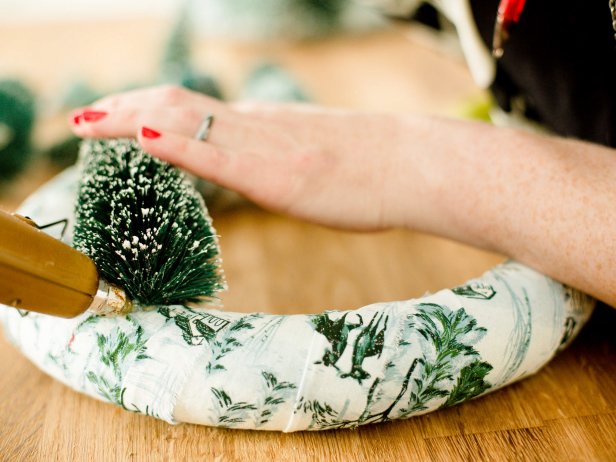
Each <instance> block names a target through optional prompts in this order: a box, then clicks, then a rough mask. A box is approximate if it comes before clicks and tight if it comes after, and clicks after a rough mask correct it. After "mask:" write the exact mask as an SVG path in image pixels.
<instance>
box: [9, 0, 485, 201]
mask: <svg viewBox="0 0 616 462" xmlns="http://www.w3.org/2000/svg"><path fill="white" fill-rule="evenodd" d="M0 50H1V51H0V207H1V208H3V209H7V210H14V209H15V208H16V207H17V205H18V204H19V203H20V202H21V201H22V200H23V199H24V198H25V197H26V196H27V195H28V194H29V193H30V192H31V191H33V190H34V189H35V188H36V187H37V186H38V185H40V184H41V183H43V182H44V181H46V180H47V179H49V178H51V177H52V176H53V175H55V174H56V173H57V172H59V171H61V170H62V169H64V168H66V167H68V166H70V165H72V164H73V163H74V162H75V160H76V156H77V151H78V140H76V139H75V138H73V137H72V136H71V135H70V132H69V130H68V123H67V116H68V114H69V112H70V110H71V109H73V108H75V107H78V106H84V105H87V104H89V103H91V102H92V101H94V100H95V99H97V98H99V97H101V96H103V95H105V94H108V93H112V92H117V91H122V90H127V89H130V88H136V87H141V86H148V85H156V84H162V83H171V84H177V85H183V86H185V87H187V88H190V89H193V90H195V91H199V92H202V93H205V94H208V95H211V96H213V97H216V98H220V99H224V100H238V99H260V100H274V101H308V102H311V103H315V104H321V105H325V106H337V107H346V108H355V109H360V110H370V111H388V112H427V113H436V114H445V115H453V116H472V117H484V116H485V109H486V105H487V104H489V103H488V100H487V98H486V97H485V95H484V94H483V93H482V92H481V91H480V90H478V89H477V88H476V87H475V85H474V84H473V82H472V80H471V78H470V75H469V73H468V71H467V69H466V66H465V65H464V61H463V58H462V55H461V53H460V50H459V48H458V46H457V41H456V37H455V30H454V29H453V27H452V26H451V25H450V24H449V23H448V22H447V20H446V19H444V18H443V17H442V16H440V15H439V14H438V13H437V12H436V11H435V10H434V9H432V8H431V7H429V6H427V5H422V4H421V3H420V2H418V1H416V0H369V1H368V0H365V1H357V0H355V1H353V0H260V1H258V2H255V1H254V0H201V1H185V2H178V1H172V0H134V1H131V2H122V1H119V0H82V1H80V2H74V1H69V0H46V1H45V2H40V1H34V0H0ZM202 190H203V192H204V194H206V195H209V196H211V197H209V198H207V199H209V202H210V205H212V206H213V207H214V208H222V209H224V208H226V207H228V206H229V205H230V204H234V203H236V202H235V199H234V198H233V197H232V196H227V195H226V194H220V191H218V190H216V189H215V188H212V187H211V185H206V184H204V185H202ZM218 206H220V207H218Z"/></svg>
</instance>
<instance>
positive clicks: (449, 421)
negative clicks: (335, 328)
mask: <svg viewBox="0 0 616 462" xmlns="http://www.w3.org/2000/svg"><path fill="white" fill-rule="evenodd" d="M123 26H126V24H124V25H123ZM127 29H129V30H130V32H128V31H127ZM118 31H119V32H118ZM127 34H130V37H131V41H130V46H129V47H121V46H120V45H121V44H122V43H126V38H127ZM80 37H81V38H83V39H80ZM103 37H104V39H103ZM422 37H423V36H422V34H421V33H419V32H417V31H416V30H414V29H413V30H410V31H409V30H407V28H406V27H405V28H395V29H393V30H389V31H384V32H380V33H377V34H371V35H369V36H367V37H361V38H354V39H349V38H335V39H331V40H327V41H325V42H314V43H309V44H304V45H294V46H277V47H274V48H264V47H257V46H247V45H244V46H233V47H230V46H222V45H216V44H211V43H210V44H207V45H203V46H202V47H201V48H200V53H199V57H200V59H201V61H200V62H202V63H206V64H207V65H208V66H210V67H211V68H212V67H213V68H215V69H219V70H220V71H221V75H227V76H229V78H228V79H226V80H225V85H226V86H227V87H228V88H229V89H230V91H233V88H237V86H238V85H239V82H240V81H241V80H240V78H239V77H237V75H238V74H239V73H240V71H241V70H243V69H246V68H247V67H248V66H249V65H250V63H251V62H253V61H254V60H255V56H257V55H259V54H262V53H264V50H267V51H266V52H267V53H268V54H269V55H270V56H273V57H274V58H276V59H277V60H278V61H279V62H281V63H283V64H284V65H285V66H286V67H287V68H288V69H290V70H291V71H293V72H294V73H296V74H297V75H298V76H300V77H301V79H302V82H303V83H304V84H305V86H306V87H307V88H308V89H309V91H310V92H311V93H312V94H313V95H314V96H315V99H316V100H317V101H319V102H322V103H324V104H329V105H337V106H346V107H354V108H361V109H370V110H387V111H405V110H406V111H409V110H412V111H427V112H433V113H439V114H447V113H452V111H454V110H455V108H456V107H458V106H459V105H460V104H461V102H462V101H464V100H465V99H467V98H469V97H474V96H476V95H477V92H476V91H475V90H474V89H473V86H472V83H471V81H470V78H469V76H468V74H467V72H466V70H465V69H464V67H463V66H462V65H461V63H460V62H459V61H456V60H451V59H448V58H446V57H445V56H443V55H441V54H439V53H438V52H435V51H434V50H433V49H431V48H430V47H429V46H426V41H425V40H424V39H423V38H422ZM16 40H18V41H19V43H20V46H21V47H22V49H21V53H19V52H18V51H15V50H14V49H11V50H10V53H9V54H8V55H7V54H5V53H4V50H3V54H2V56H0V69H2V70H3V71H4V72H5V73H10V72H12V73H14V74H16V75H19V76H22V77H24V78H27V79H28V80H29V82H31V83H32V85H34V86H35V87H36V88H39V89H40V91H41V92H42V94H43V95H46V96H47V97H49V95H52V94H53V92H54V89H55V88H57V86H58V84H59V82H61V81H65V80H66V78H67V76H68V75H75V74H78V73H81V75H82V77H84V78H87V79H89V80H92V81H95V82H97V83H100V82H105V83H106V84H109V85H112V84H120V83H121V82H120V81H119V80H118V79H119V77H118V74H121V73H119V72H118V69H119V68H121V69H122V72H123V73H125V74H126V75H125V76H126V77H127V78H128V79H129V80H130V79H140V78H145V76H148V75H150V74H151V73H152V69H154V68H155V63H156V58H157V57H156V53H155V52H154V50H155V47H156V46H158V45H159V44H160V42H161V24H160V23H158V22H155V21H143V22H135V21H133V22H131V24H130V28H129V27H121V28H118V26H117V24H111V23H97V24H77V23H75V24H71V25H46V26H40V25H37V26H36V27H35V26H32V27H26V26H11V27H8V26H2V28H0V43H7V42H8V43H17V41H16ZM43 42H44V43H45V44H44V46H41V44H42V43H43ZM95 44H99V49H98V50H99V51H98V52H97V53H96V57H95V58H94V57H92V53H91V50H92V49H93V47H94V45H95ZM148 47H149V48H148ZM24 50H29V53H28V54H27V59H26V58H24ZM143 50H150V52H149V54H148V58H140V59H137V57H138V56H143ZM34 63H37V65H38V66H41V68H43V69H46V70H47V69H50V72H49V73H46V74H45V77H44V78H43V77H42V75H41V74H43V73H41V72H35V69H34V68H33V65H34ZM76 63H78V65H77V64H76ZM97 64H98V65H97ZM36 69H38V68H36ZM58 125H61V124H60V123H59V122H58V121H57V120H54V119H48V120H45V121H44V123H43V124H42V126H41V127H40V128H39V129H38V130H37V133H38V134H39V135H40V137H41V138H42V139H45V138H46V137H49V138H51V137H52V136H53V133H54V131H55V130H57V126H58ZM50 127H52V128H50ZM53 127H55V128H53ZM49 175H50V172H49V170H48V169H47V168H46V167H45V166H44V165H37V166H33V167H32V168H31V169H30V170H29V171H28V172H27V175H26V176H25V177H24V178H23V179H21V180H19V181H18V182H16V183H15V184H14V185H13V188H12V189H10V190H9V191H5V193H4V195H3V196H1V197H0V207H2V208H4V209H8V210H12V209H14V208H15V207H16V205H17V204H18V202H19V201H20V200H21V199H23V197H24V196H25V195H26V194H27V193H29V192H30V191H31V190H32V189H33V188H35V187H36V186H37V185H38V184H40V182H41V181H44V180H45V179H46V178H47V177H49ZM214 218H215V226H216V227H217V230H218V232H219V234H220V235H221V236H222V237H221V245H222V252H223V258H224V268H225V272H226V274H227V277H228V281H229V284H230V287H231V288H230V290H229V292H228V293H227V294H226V295H225V297H224V302H225V306H226V307H227V308H228V309H230V310H235V311H269V312H277V313H296V312H306V313H307V312H318V311H321V310H324V309H331V308H338V309H347V308H355V307H359V306H363V305H366V304H369V303H372V302H376V301H385V300H400V299H407V298H411V297H415V296H420V295H422V294H423V293H424V292H425V291H433V290H437V289H439V288H442V287H446V286H452V285H455V284H458V283H461V282H462V281H464V280H465V279H467V278H470V277H473V276H477V275H479V274H480V273H481V272H482V271H484V270H486V269H488V268H489V267H491V266H492V265H494V264H495V263H497V262H498V261H500V260H501V257H499V256H496V255H491V254H488V253H485V252H482V251H478V250H475V249H471V248H468V247H465V246H461V245H458V244H455V243H452V242H449V241H446V240H442V239H437V238H434V237H429V236H425V235H421V234H417V233H412V232H406V231H389V232H384V233H377V234H367V235H360V234H353V233H345V232H339V231H332V230H328V229H324V228H321V227H316V226H312V225H309V224H305V223H300V222H298V221H294V220H289V219H287V218H284V217H281V216H276V215H272V214H269V213H266V212H263V211H260V210H256V209H252V208H243V209H239V210H236V211H234V212H229V213H226V214H221V215H219V216H215V217H214ZM615 327H616V310H612V309H609V308H605V307H600V308H599V309H598V310H597V312H596V314H595V316H594V317H593V319H592V320H591V321H590V323H589V325H588V326H587V327H586V328H585V329H584V331H583V332H582V334H581V336H580V337H579V338H578V339H577V340H576V341H575V343H574V344H573V345H572V346H571V347H570V348H569V349H568V350H567V351H565V352H564V353H562V354H561V355H560V356H558V357H557V358H556V359H554V360H553V361H552V362H551V363H550V364H549V365H548V366H547V367H546V368H544V369H543V370H542V371H541V372H540V373H538V374H537V375H535V376H534V377H531V378H529V379H527V380H524V381H522V382H520V383H518V384H515V385H512V386H510V387H508V388H505V389H504V390H501V391H498V392H495V393H493V394H491V395H489V396H486V397H483V398H479V399H477V400H475V401H472V402H470V403H466V404H462V405H459V406H456V407H454V408H451V409H447V410H442V411H439V412H436V413H433V414H428V415H425V416H422V417H418V418H412V419H410V420H407V421H400V422H392V423H388V424H380V425H372V426H367V427H362V428H359V429H357V430H352V431H349V430H345V431H330V432H320V433H309V432H301V433H294V434H280V433H272V432H253V431H238V430H225V429H216V428H207V427H198V426H195V425H179V426H171V425H168V424H166V423H164V422H160V421H157V420H154V419H152V418H149V417H144V416H140V415H135V414H131V413H127V412H125V411H123V410H121V409H119V408H116V407H114V406H112V405H109V404H104V403H100V402H98V401H95V400H93V399H91V398H88V397H85V396H82V395H80V394H78V393H76V392H74V391H72V390H70V389H69V388H67V387H65V386H64V385H62V384H60V383H58V382H56V381H54V380H52V379H51V378H49V377H47V376H46V375H45V374H43V373H42V372H40V371H39V370H38V369H37V368H36V367H34V366H33V365H32V364H31V363H29V361H28V360H26V359H25V358H24V357H23V356H21V354H20V353H19V352H18V351H17V350H16V349H15V348H13V347H12V346H11V345H10V344H8V343H7V342H6V340H4V338H2V337H1V336H0V461H51V460H59V461H86V460H90V461H125V460H135V461H157V460H165V461H194V460H216V461H226V460H255V461H260V460H283V461H296V460H327V461H364V460H380V461H402V460H435V461H436V460H439V461H440V460H442V461H449V460H548V461H549V460H580V461H586V460H616V443H614V441H615V437H616V412H615V410H616V361H615V360H616V351H615V349H616V348H615V347H616V340H615V339H614V335H613V333H612V332H613V331H614V328H615Z"/></svg>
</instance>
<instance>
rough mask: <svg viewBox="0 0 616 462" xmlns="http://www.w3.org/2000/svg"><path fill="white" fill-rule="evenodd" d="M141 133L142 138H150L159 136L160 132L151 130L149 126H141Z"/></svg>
mask: <svg viewBox="0 0 616 462" xmlns="http://www.w3.org/2000/svg"><path fill="white" fill-rule="evenodd" d="M141 135H142V136H143V137H144V138H150V139H155V138H160V132H157V131H156V130H152V129H151V128H148V127H141Z"/></svg>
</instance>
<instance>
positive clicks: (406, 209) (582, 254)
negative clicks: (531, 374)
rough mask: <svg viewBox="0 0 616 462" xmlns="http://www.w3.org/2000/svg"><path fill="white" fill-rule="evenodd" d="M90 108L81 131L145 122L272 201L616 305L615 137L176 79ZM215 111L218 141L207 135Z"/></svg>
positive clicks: (193, 164) (178, 155)
mask: <svg viewBox="0 0 616 462" xmlns="http://www.w3.org/2000/svg"><path fill="white" fill-rule="evenodd" d="M88 111H90V112H87V111H86V112H84V110H82V111H79V112H77V113H75V114H74V116H73V129H74V131H75V133H76V134H77V135H79V136H92V137H131V136H137V138H138V139H139V142H140V143H141V144H142V145H143V147H144V149H145V150H146V151H147V152H149V153H151V154H153V155H155V156H157V157H160V158H162V159H165V160H168V161H169V162H171V163H174V164H177V165H179V166H181V167H184V168H185V169H187V170H190V171H192V172H193V173H195V174H197V175H199V176H202V177H204V178H206V179H208V180H211V181H213V182H215V183H218V184H220V185H223V186H226V187H228V188H231V189H234V190H236V191H239V192H240V193H242V194H244V195H245V196H247V197H248V198H250V199H252V200H253V201H255V202H257V203H259V204H261V205H263V206H264V207H267V208H269V209H272V210H275V211H279V212H284V213H288V214H290V215H293V216H296V217H299V218H303V219H306V220H309V221H313V222H318V223H321V224H325V225H329V226H336V227H341V228H348V229H360V230H374V229H383V228H388V227H393V226H404V227H407V228H410V229H416V230H420V231H424V232H429V233H432V234H437V235H441V236H445V237H448V238H451V239H455V240H458V241H461V242H465V243H467V244H471V245H474V246H477V247H483V248H488V249H491V250H494V251H497V252H500V253H502V254H505V255H508V256H510V257H512V258H515V259H517V260H519V261H521V262H523V263H526V264H528V265H529V266H531V267H534V268H536V269H537V270H539V271H541V272H543V273H545V274H547V275H549V276H552V277H553V278H555V279H557V280H560V281H562V282H564V283H566V284H569V285H571V286H573V287H575V288H577V289H580V290H582V291H584V292H587V293H589V294H591V295H594V296H595V297H597V298H599V299H601V300H603V301H605V302H607V303H608V304H611V305H614V306H616V284H614V280H615V279H616V238H615V236H616V214H614V212H613V207H614V204H616V187H614V181H615V179H616V153H615V151H614V150H613V149H609V148H606V147H603V146H599V145H594V144H591V143H584V142H580V141H575V140H569V139H564V138H557V137H549V136H541V135H533V134H530V133H525V132H522V131H518V130H511V129H502V128H496V127H493V126H490V125H487V124H481V123H473V122H468V121H455V120H449V119H438V118H432V117H414V116H399V115H379V114H373V115H370V114H358V113H353V112H341V111H332V110H323V109H316V108H312V107H309V106H301V105H300V106H293V105H291V106H290V105H280V104H276V105H258V106H254V105H253V106H250V105H247V104H244V105H239V104H238V105H226V104H224V103H221V102H220V101H217V100H214V99H211V98H208V97H205V96H202V95H199V94H195V93H191V92H189V91H186V90H182V89H179V88H175V87H163V88H153V89H146V90H138V91H133V92H129V93H124V94H119V95H115V96H111V97H108V98H105V99H103V100H101V101H99V102H97V103H95V104H94V105H92V107H91V108H89V109H88ZM210 112H211V113H214V114H215V117H216V119H215V121H214V124H213V126H212V130H211V133H210V137H209V138H208V140H207V142H203V141H197V140H195V139H193V136H194V133H195V132H196V130H197V128H198V126H199V125H200V124H201V122H202V120H203V117H204V116H205V115H207V114H208V113H210ZM144 127H146V128H147V129H144ZM152 130H153V131H152ZM157 135H158V136H157Z"/></svg>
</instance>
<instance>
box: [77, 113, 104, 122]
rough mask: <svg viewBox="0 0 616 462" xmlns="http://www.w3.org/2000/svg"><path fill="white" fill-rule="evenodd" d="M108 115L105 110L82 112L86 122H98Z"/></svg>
mask: <svg viewBox="0 0 616 462" xmlns="http://www.w3.org/2000/svg"><path fill="white" fill-rule="evenodd" d="M106 115H107V113H106V112H103V111H83V112H82V113H81V118H82V119H83V120H85V121H86V122H96V121H98V120H101V119H102V118H103V117H105V116H106Z"/></svg>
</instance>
